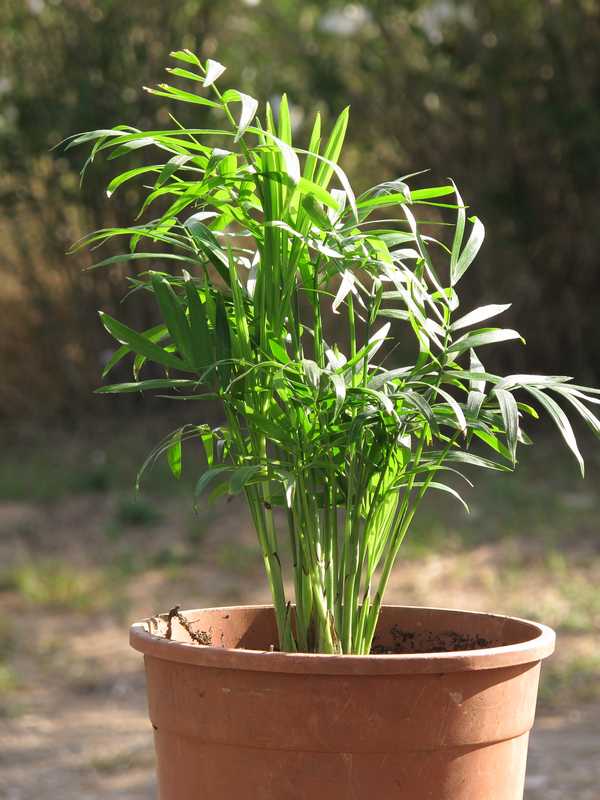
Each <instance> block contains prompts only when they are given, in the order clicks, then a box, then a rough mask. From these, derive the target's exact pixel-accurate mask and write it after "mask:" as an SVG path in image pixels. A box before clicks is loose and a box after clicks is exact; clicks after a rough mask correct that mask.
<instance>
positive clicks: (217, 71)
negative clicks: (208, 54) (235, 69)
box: [204, 58, 226, 87]
mask: <svg viewBox="0 0 600 800" xmlns="http://www.w3.org/2000/svg"><path fill="white" fill-rule="evenodd" d="M225 69H226V68H225V67H224V66H223V64H219V62H218V61H214V60H213V59H212V58H209V59H208V60H207V62H206V76H205V78H204V86H205V87H207V86H212V85H213V83H214V82H215V81H216V80H217V78H219V77H220V76H221V75H222V74H223V73H224V72H225Z"/></svg>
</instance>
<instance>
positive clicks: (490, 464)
mask: <svg viewBox="0 0 600 800" xmlns="http://www.w3.org/2000/svg"><path fill="white" fill-rule="evenodd" d="M425 455H427V453H425ZM434 455H435V454H434ZM444 461H457V462H459V463H461V464H471V465H472V466H474V467H481V468H482V469H493V470H498V471H500V472H510V471H511V469H510V467H508V466H506V464H501V463H500V462H498V461H491V460H490V459H489V458H484V457H483V456H477V455H475V454H474V453H466V452H464V451H463V450H450V451H449V452H448V453H447V454H446V455H445V456H444Z"/></svg>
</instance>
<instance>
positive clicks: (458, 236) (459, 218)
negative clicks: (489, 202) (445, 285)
mask: <svg viewBox="0 0 600 800" xmlns="http://www.w3.org/2000/svg"><path fill="white" fill-rule="evenodd" d="M452 185H453V186H454V192H455V194H456V202H457V205H458V210H457V212H456V225H455V227H454V237H453V239H452V252H451V253H450V275H454V274H455V273H456V265H457V263H458V259H459V258H460V251H461V249H462V243H463V237H464V235H465V218H466V215H465V208H464V205H463V201H462V197H461V196H460V193H459V191H458V188H457V186H456V184H455V183H454V181H452Z"/></svg>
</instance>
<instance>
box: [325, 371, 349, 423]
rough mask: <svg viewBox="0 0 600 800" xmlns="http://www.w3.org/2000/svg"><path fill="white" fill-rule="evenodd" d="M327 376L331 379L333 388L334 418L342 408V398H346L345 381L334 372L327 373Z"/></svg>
mask: <svg viewBox="0 0 600 800" xmlns="http://www.w3.org/2000/svg"><path fill="white" fill-rule="evenodd" d="M328 377H329V379H330V380H331V382H332V384H333V389H334V391H335V413H334V415H333V419H334V420H335V419H336V417H337V416H338V414H339V413H340V411H341V410H342V407H343V405H344V400H345V399H346V381H345V380H344V379H343V377H342V376H341V375H338V374H337V373H336V372H331V373H329V375H328Z"/></svg>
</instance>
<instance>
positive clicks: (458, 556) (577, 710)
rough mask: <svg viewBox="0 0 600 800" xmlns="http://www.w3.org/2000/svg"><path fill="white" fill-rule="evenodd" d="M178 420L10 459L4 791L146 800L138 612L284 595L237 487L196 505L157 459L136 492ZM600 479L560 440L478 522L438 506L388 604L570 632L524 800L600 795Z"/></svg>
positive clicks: (24, 450) (496, 494)
mask: <svg viewBox="0 0 600 800" xmlns="http://www.w3.org/2000/svg"><path fill="white" fill-rule="evenodd" d="M167 431H168V424H167V422H166V421H165V420H164V419H162V418H160V419H157V420H150V421H146V422H145V423H144V424H136V425H132V426H128V430H127V435H126V436H124V435H123V434H120V435H119V436H114V435H113V433H114V432H113V431H111V430H101V431H94V432H93V433H89V432H87V433H83V432H77V433H76V434H70V435H67V434H60V435H58V434H56V435H53V436H49V435H46V436H44V437H43V438H42V437H35V438H33V437H32V438H31V439H29V440H23V438H22V437H20V438H15V439H14V441H12V442H11V443H10V444H9V446H7V447H6V448H5V449H4V450H3V453H2V455H1V456H0V798H3V800H55V798H61V800H100V798H106V797H111V798H114V800H142V798H144V800H147V799H148V798H151V797H153V796H154V795H153V786H154V783H153V753H152V741H151V728H150V725H149V723H148V721H147V717H146V708H145V695H144V678H143V670H142V661H141V658H140V657H139V654H137V653H134V652H133V651H131V650H130V649H129V647H128V644H127V625H128V622H129V621H130V620H133V619H136V618H141V617H146V616H150V615H152V614H153V613H155V612H157V611H162V610H166V609H167V608H169V607H171V606H173V605H174V604H175V603H180V604H181V605H182V606H183V607H184V608H185V607H199V606H202V605H218V604H224V603H237V602H250V603H251V602H261V601H266V600H268V596H267V594H266V590H265V584H264V580H263V578H262V573H261V563H260V557H259V554H258V551H257V547H256V544H255V541H254V538H253V535H252V531H251V529H250V527H249V523H248V518H247V515H246V513H245V510H244V507H243V504H242V503H241V502H240V500H239V498H234V499H233V500H232V501H231V502H229V503H224V504H222V505H220V506H217V507H216V508H207V507H204V506H203V507H201V509H200V510H198V511H197V512H196V513H194V512H193V510H192V508H191V506H192V499H191V498H192V487H193V477H197V476H195V475H194V471H195V470H197V464H196V462H195V461H194V458H193V457H190V459H189V463H187V464H186V466H187V467H189V469H188V470H187V474H189V477H184V479H183V481H181V482H179V483H171V482H169V479H168V478H167V476H166V474H165V471H164V469H163V468H162V467H159V468H158V469H157V470H156V471H155V472H154V473H153V474H151V476H150V478H149V481H148V484H147V487H146V489H145V492H144V493H143V494H141V495H139V496H136V495H135V494H133V492H132V491H131V484H132V482H133V478H134V472H135V470H134V467H135V464H136V463H137V461H138V460H139V457H140V454H141V453H142V452H143V451H144V448H145V447H146V445H147V443H148V442H149V441H153V440H155V439H157V438H159V437H160V435H161V434H162V433H166V432H167ZM587 450H588V452H590V451H591V458H590V459H589V465H588V477H587V478H586V480H585V481H581V480H578V479H577V475H576V466H575V465H574V464H571V463H570V461H568V459H567V457H563V454H562V452H561V451H560V450H559V449H558V442H557V441H556V439H549V440H547V439H546V438H545V436H544V437H543V438H542V440H541V441H540V443H539V447H538V448H537V449H535V450H532V451H531V452H530V453H528V456H527V458H526V459H525V460H524V464H523V467H522V470H521V472H520V474H517V475H514V476H513V475H509V476H504V475H494V476H492V475H487V474H486V475H483V476H482V475H478V476H475V478H476V483H478V484H479V485H478V486H477V487H476V488H475V489H474V490H469V491H468V493H467V500H468V501H469V502H470V505H471V514H470V516H468V517H467V516H465V515H464V512H463V511H461V510H460V509H459V508H457V509H454V508H453V507H452V506H451V505H449V504H448V503H447V502H446V498H443V497H440V498H439V499H436V500H435V502H432V503H430V505H429V506H428V507H427V508H426V509H425V510H424V512H423V514H422V515H421V518H420V519H419V520H418V522H417V523H416V525H415V529H414V530H413V532H412V536H411V538H410V540H409V541H408V542H407V545H406V547H405V548H404V553H403V557H402V559H401V561H400V563H399V565H398V568H397V570H396V572H395V574H394V578H393V581H392V585H391V589H390V594H389V597H388V600H389V601H390V602H402V603H414V604H427V605H444V606H449V607H465V608H471V609H478V610H494V611H498V612H502V613H514V614H518V615H521V616H528V617H533V618H536V619H541V620H543V621H545V622H547V623H548V624H550V625H553V626H554V627H555V628H556V629H557V631H558V648H557V653H556V655H555V656H554V657H553V658H552V659H551V660H550V661H549V662H548V663H547V664H546V665H545V667H544V671H543V681H542V687H541V694H540V706H539V711H538V719H537V723H536V727H535V730H534V733H533V735H532V741H531V750H530V757H529V767H528V778H527V788H526V795H525V796H526V800H554V798H556V800H600V788H599V787H600V654H599V651H598V634H599V632H600V592H598V589H597V587H598V585H599V583H600V539H599V538H598V535H597V524H598V523H597V520H598V515H599V513H600V496H599V495H598V492H597V489H596V487H597V486H598V478H599V476H600V456H599V455H594V450H593V448H592V447H588V448H587Z"/></svg>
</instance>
